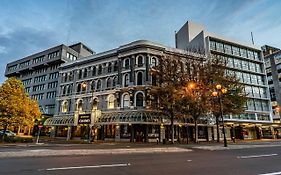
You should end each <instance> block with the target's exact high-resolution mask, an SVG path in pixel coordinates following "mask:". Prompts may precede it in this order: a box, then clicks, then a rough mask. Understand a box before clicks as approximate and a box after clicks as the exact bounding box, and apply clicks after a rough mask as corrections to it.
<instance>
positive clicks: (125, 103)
mask: <svg viewBox="0 0 281 175" xmlns="http://www.w3.org/2000/svg"><path fill="white" fill-rule="evenodd" d="M123 107H124V108H126V107H130V95H129V94H125V95H124V97H123Z"/></svg>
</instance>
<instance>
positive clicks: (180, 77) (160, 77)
mask: <svg viewBox="0 0 281 175" xmlns="http://www.w3.org/2000/svg"><path fill="white" fill-rule="evenodd" d="M193 59H197V57H194V56H190V55H185V56H182V57H180V56H177V55H169V56H166V57H163V58H160V59H159V64H158V65H157V66H155V67H154V68H153V69H152V70H151V73H152V79H153V80H152V82H153V86H152V89H151V94H152V96H154V98H155V99H157V101H158V103H159V104H158V106H157V107H158V109H160V110H161V111H163V112H164V113H166V114H167V115H168V116H169V117H170V121H171V125H170V131H171V134H169V135H171V142H172V143H174V118H175V115H176V114H178V113H179V111H177V110H178V107H177V106H178V102H179V92H180V89H182V87H184V86H185V85H186V82H187V79H188V78H190V77H191V75H190V76H189V75H188V71H187V68H186V67H185V66H186V65H185V62H187V61H190V60H193Z"/></svg>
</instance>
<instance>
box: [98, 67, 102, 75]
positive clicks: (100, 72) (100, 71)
mask: <svg viewBox="0 0 281 175" xmlns="http://www.w3.org/2000/svg"><path fill="white" fill-rule="evenodd" d="M98 74H99V75H101V74H102V65H99V68H98Z"/></svg>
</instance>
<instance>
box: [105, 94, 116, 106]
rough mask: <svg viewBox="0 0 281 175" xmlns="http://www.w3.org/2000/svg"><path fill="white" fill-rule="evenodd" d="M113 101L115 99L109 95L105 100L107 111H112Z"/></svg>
mask: <svg viewBox="0 0 281 175" xmlns="http://www.w3.org/2000/svg"><path fill="white" fill-rule="evenodd" d="M114 100H115V97H114V96H113V95H112V94H110V95H109V96H108V98H107V109H114Z"/></svg>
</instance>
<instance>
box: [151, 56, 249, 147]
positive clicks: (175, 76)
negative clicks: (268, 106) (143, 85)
mask: <svg viewBox="0 0 281 175" xmlns="http://www.w3.org/2000/svg"><path fill="white" fill-rule="evenodd" d="M226 65H227V60H224V59H221V58H217V57H208V58H207V59H206V58H205V57H203V56H186V57H179V56H174V55H170V56H167V57H164V58H162V59H160V60H159V64H158V65H157V66H156V67H154V68H153V69H152V77H153V79H156V80H157V81H155V80H152V82H155V83H154V84H153V86H152V90H151V92H152V95H153V96H154V99H157V101H158V105H155V107H157V106H158V107H159V108H160V109H161V110H163V111H164V112H166V113H167V114H168V115H169V116H170V118H171V126H173V120H174V117H175V116H176V117H192V118H193V120H194V123H195V142H197V137H198V133H197V121H198V119H199V118H200V117H203V116H205V117H206V116H210V115H209V114H211V113H213V114H214V115H215V116H218V114H220V113H219V103H218V102H217V101H216V98H215V97H213V96H212V92H214V91H215V90H216V89H215V87H216V85H218V84H220V85H221V86H222V87H224V88H226V89H228V91H227V93H226V94H224V96H223V109H224V114H237V113H241V112H243V110H244V105H245V102H246V95H245V94H244V93H243V89H244V86H243V85H242V84H240V83H239V80H238V79H237V78H236V77H235V76H234V75H229V74H227V73H226V72H227V68H226ZM159 108H158V109H159ZM172 132H173V127H172ZM172 140H173V134H172Z"/></svg>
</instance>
